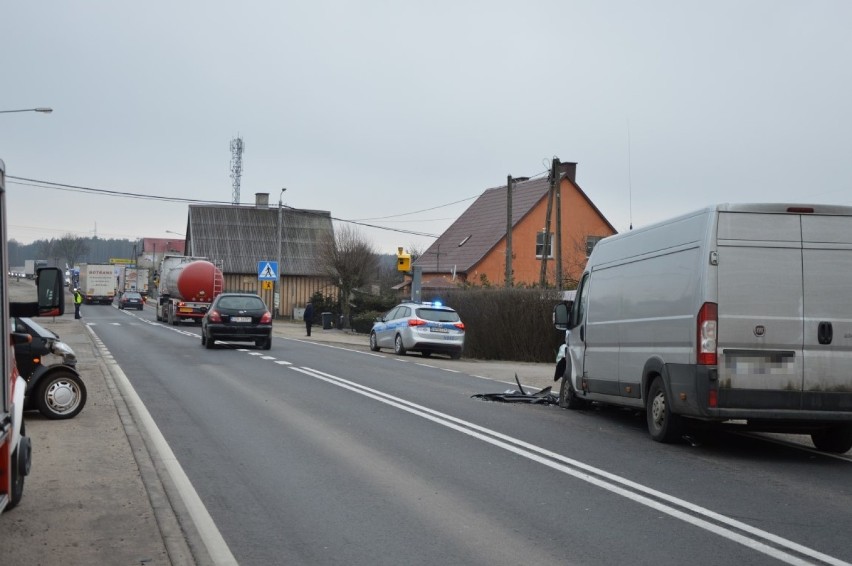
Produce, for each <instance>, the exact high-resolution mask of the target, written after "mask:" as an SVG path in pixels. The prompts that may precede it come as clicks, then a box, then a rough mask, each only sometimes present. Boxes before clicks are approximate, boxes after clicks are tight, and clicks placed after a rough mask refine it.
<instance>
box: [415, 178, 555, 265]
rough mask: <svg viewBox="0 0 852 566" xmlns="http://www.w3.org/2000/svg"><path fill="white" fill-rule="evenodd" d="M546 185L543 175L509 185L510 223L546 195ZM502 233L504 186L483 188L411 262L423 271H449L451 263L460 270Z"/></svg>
mask: <svg viewBox="0 0 852 566" xmlns="http://www.w3.org/2000/svg"><path fill="white" fill-rule="evenodd" d="M549 188H550V183H549V181H548V180H547V177H542V178H540V179H533V180H531V181H522V182H520V183H515V184H514V185H513V190H512V226H515V225H517V224H518V222H520V221H521V219H522V218H523V217H524V216H525V215H526V214H527V213H529V212H530V210H532V209H533V207H534V206H535V205H536V204H537V203H538V202H539V201H540V200H541V199H543V198H544V197H545V196H547V191H548V189H549ZM505 236H506V187H505V186H503V187H496V188H493V189H487V190H486V191H485V192H484V193H482V194H481V195H480V196H479V198H478V199H476V200H475V201H474V202H473V204H471V205H470V207H469V208H468V209H467V210H465V211H464V212H463V213H462V215H461V216H459V218H458V220H456V221H455V222H453V224H452V225H451V226H450V227H449V228H447V230H446V231H445V232H444V233H443V234H441V237H440V238H438V239H437V240H435V243H433V244H432V245H431V246H429V249H427V250H426V251H425V252H424V253H423V255H421V256H420V257H419V258H417V261H416V262H415V264H416V265H418V266H420V267H422V268H423V271H424V272H427V273H428V272H449V271H451V270H452V268H453V266H456V269H457V270H458V271H460V272H462V273H464V272H466V271H467V270H469V269H470V268H472V267H473V266H474V265H476V264H477V262H479V261H480V260H481V259H482V258H484V257H485V255H486V254H487V253H488V252H489V251H490V250H491V249H492V248H493V247H494V246H496V245H497V243H498V242H500V240H501V239H502V238H503V237H505Z"/></svg>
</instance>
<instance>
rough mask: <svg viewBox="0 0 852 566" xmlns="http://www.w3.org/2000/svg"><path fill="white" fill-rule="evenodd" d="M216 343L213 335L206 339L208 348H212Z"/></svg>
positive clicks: (205, 343) (205, 342)
mask: <svg viewBox="0 0 852 566" xmlns="http://www.w3.org/2000/svg"><path fill="white" fill-rule="evenodd" d="M215 344H216V341H215V340H214V339H213V337H212V336H207V338H206V339H205V340H204V345H205V346H207V349H208V350H212V349H213V348H214V346H215Z"/></svg>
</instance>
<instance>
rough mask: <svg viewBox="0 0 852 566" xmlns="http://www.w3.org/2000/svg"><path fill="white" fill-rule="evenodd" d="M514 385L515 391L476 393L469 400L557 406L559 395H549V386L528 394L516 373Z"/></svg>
mask: <svg viewBox="0 0 852 566" xmlns="http://www.w3.org/2000/svg"><path fill="white" fill-rule="evenodd" d="M515 383H517V384H518V389H517V390H514V389H509V390H507V391H504V392H503V393H477V394H475V395H471V398H473V399H484V400H486V401H497V402H499V403H527V404H530V405H558V404H559V395H554V394H553V393H551V392H550V390H551V387H549V386H548V387H545V388H544V389H542V390H540V391H537V392H535V393H528V392H527V391H525V390H524V387H523V386H522V385H521V381H520V380H519V379H518V374H517V373H516V374H515Z"/></svg>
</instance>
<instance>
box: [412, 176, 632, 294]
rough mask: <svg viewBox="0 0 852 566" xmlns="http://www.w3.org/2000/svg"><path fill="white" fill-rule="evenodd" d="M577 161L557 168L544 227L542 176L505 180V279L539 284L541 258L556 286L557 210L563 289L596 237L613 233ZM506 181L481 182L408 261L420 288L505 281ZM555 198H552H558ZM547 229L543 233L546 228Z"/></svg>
mask: <svg viewBox="0 0 852 566" xmlns="http://www.w3.org/2000/svg"><path fill="white" fill-rule="evenodd" d="M576 172H577V164H576V163H562V164H560V165H559V167H558V168H557V170H556V174H557V178H558V179H559V182H558V195H559V198H558V199H557V198H553V200H552V203H551V222H550V229H549V230H545V227H546V226H547V222H546V220H547V209H548V200H549V198H548V194H549V192H550V181H549V179H548V178H547V177H543V178H540V179H534V180H516V181H515V182H513V183H512V218H511V226H512V231H511V234H512V242H511V246H512V260H511V264H512V265H511V267H512V269H511V277H512V284H513V285H515V286H518V285H526V286H532V285H538V284H539V283H540V276H541V265H542V262H545V263H546V283H545V284H546V285H547V286H549V287H557V286H558V285H557V281H556V273H557V261H556V260H557V258H556V254H558V253H560V249H559V246H558V245H557V237H558V224H559V223H558V222H557V210H559V211H560V214H561V220H562V222H561V238H560V239H559V241H560V242H561V256H562V258H561V259H562V285H561V287H562V288H563V289H570V288H573V287H575V286H576V283H577V281H578V279H579V277H580V275H581V274H582V272H583V268H584V267H585V265H586V259H587V258H588V256H589V254H590V253H591V250H592V248H593V247H594V245H595V244H596V243H597V241H598V240H600V239H601V238H605V237H606V236H611V235H613V234H615V233H616V230H615V228H613V226H612V224H610V223H609V221H608V220H607V219H606V218H605V217H604V215H603V214H601V212H600V211H599V210H598V208H597V207H596V206H595V205H594V203H593V202H592V201H591V200H589V197H588V196H586V193H584V192H583V190H582V189H581V188H580V186H579V185H577V182H576ZM507 193H508V191H507V187H506V186H503V187H496V188H493V189H488V190H486V191H485V192H484V193H482V195H480V197H479V198H478V199H476V201H474V203H473V204H472V205H471V206H470V207H469V208H468V209H467V210H466V211H465V212H464V213H463V214H462V215H461V216H460V217H459V218H458V220H456V221H455V222H454V223H453V225H452V226H450V227H449V228H448V229H447V231H446V232H444V233H443V234H442V235H441V236H440V237H439V238H438V239H437V240H436V241H435V243H434V244H432V245H431V246H430V247H429V249H427V250H426V251H425V252H424V253H423V255H421V256H420V257H419V258H417V260H416V261H415V262H414V265H415V266H419V267H420V268H421V269H422V276H421V284H422V286H423V288H424V289H428V288H434V287H446V286H450V285H459V284H465V283H467V284H470V285H495V286H503V285H505V284H506V245H507V242H506V234H507V225H508V223H509V220H508V215H507V211H508V200H507V198H508V195H507ZM557 201H558V202H559V204H558V205H557ZM546 232H547V233H546Z"/></svg>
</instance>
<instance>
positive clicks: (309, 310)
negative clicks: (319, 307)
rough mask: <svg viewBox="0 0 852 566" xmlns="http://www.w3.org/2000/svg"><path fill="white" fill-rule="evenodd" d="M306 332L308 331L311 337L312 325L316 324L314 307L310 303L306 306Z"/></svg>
mask: <svg viewBox="0 0 852 566" xmlns="http://www.w3.org/2000/svg"><path fill="white" fill-rule="evenodd" d="M303 318H304V319H305V330H307V331H308V336H310V335H311V325H312V324H313V323H314V305H312V304H311V302H310V301H308V304H307V305H305V316H304V317H303Z"/></svg>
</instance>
